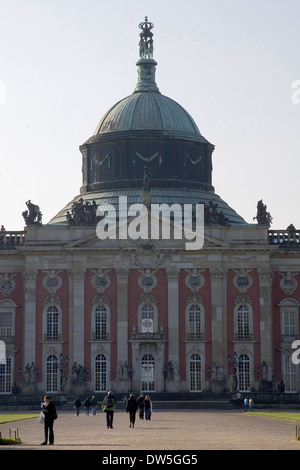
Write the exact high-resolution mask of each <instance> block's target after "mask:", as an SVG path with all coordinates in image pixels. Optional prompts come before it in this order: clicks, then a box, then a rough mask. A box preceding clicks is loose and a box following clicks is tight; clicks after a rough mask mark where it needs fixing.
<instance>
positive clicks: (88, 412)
mask: <svg viewBox="0 0 300 470" xmlns="http://www.w3.org/2000/svg"><path fill="white" fill-rule="evenodd" d="M84 406H85V414H86V416H89V414H90V408H91V401H90V399H89V398H86V400H85V402H84Z"/></svg>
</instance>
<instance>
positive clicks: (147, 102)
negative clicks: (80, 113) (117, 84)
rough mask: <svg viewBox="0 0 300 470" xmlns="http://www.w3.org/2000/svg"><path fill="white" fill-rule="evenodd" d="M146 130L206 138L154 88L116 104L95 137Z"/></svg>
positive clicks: (188, 118)
mask: <svg viewBox="0 0 300 470" xmlns="http://www.w3.org/2000/svg"><path fill="white" fill-rule="evenodd" d="M145 130H147V131H149V130H152V131H160V132H164V133H165V135H170V137H171V136H173V137H176V136H177V137H182V138H190V139H192V140H200V141H205V139H204V138H203V137H202V136H201V134H200V131H199V129H198V126H197V124H196V123H195V121H194V120H193V118H192V117H191V116H190V114H189V113H188V112H187V111H186V110H185V109H184V108H183V107H182V106H180V105H179V104H178V103H177V102H176V101H174V100H172V99H171V98H168V97H167V96H164V95H162V94H161V93H159V92H155V91H149V92H145V91H141V92H134V93H133V94H132V95H130V96H127V97H126V98H124V99H122V100H121V101H119V102H118V103H116V104H115V105H114V106H112V108H110V110H109V111H107V113H106V114H105V115H104V116H103V118H102V119H101V121H100V122H99V124H98V126H97V128H96V130H95V133H94V136H102V135H104V134H107V133H111V132H124V131H125V132H128V131H145ZM91 140H92V141H93V142H95V141H96V140H97V139H95V138H94V139H91Z"/></svg>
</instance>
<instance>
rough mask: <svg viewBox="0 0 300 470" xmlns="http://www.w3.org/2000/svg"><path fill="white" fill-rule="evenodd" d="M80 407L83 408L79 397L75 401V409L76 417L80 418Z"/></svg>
mask: <svg viewBox="0 0 300 470" xmlns="http://www.w3.org/2000/svg"><path fill="white" fill-rule="evenodd" d="M80 407H81V400H80V398H79V397H77V398H76V400H75V401H74V408H75V414H76V416H79V411H80Z"/></svg>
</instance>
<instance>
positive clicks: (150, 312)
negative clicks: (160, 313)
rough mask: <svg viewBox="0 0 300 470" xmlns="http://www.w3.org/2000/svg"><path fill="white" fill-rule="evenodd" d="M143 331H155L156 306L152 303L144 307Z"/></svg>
mask: <svg viewBox="0 0 300 470" xmlns="http://www.w3.org/2000/svg"><path fill="white" fill-rule="evenodd" d="M141 315H142V322H141V332H142V333H154V308H153V306H152V305H151V304H145V305H143V307H142V312H141Z"/></svg>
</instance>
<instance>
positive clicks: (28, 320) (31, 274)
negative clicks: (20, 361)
mask: <svg viewBox="0 0 300 470" xmlns="http://www.w3.org/2000/svg"><path fill="white" fill-rule="evenodd" d="M37 273H38V272H37V270H34V269H31V270H29V269H28V270H25V271H24V272H23V274H22V277H23V279H24V365H25V366H26V364H29V365H31V364H32V362H34V363H35V352H36V350H35V345H36V278H37Z"/></svg>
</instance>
